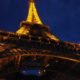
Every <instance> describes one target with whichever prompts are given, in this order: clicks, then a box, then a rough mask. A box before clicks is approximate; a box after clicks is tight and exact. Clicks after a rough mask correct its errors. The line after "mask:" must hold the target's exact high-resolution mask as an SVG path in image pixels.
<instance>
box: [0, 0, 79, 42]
mask: <svg viewBox="0 0 80 80" xmlns="http://www.w3.org/2000/svg"><path fill="white" fill-rule="evenodd" d="M36 7H37V10H38V13H39V16H40V18H41V20H42V21H43V23H44V24H46V25H48V26H50V29H51V31H52V33H53V34H55V35H56V36H58V37H59V38H60V39H61V40H63V41H70V42H75V43H80V37H79V36H80V1H79V0H47V1H46V0H36ZM27 11H28V0H7V1H5V0H0V29H3V30H6V31H16V30H17V29H18V28H19V24H20V22H21V21H22V20H25V19H26V16H27Z"/></svg>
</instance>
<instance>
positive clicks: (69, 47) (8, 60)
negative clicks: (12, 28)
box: [0, 0, 80, 80]
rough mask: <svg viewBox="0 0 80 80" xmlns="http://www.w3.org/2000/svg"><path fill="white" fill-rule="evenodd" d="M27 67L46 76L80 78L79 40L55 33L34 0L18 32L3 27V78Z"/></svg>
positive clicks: (59, 79) (0, 47)
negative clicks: (40, 16) (67, 40)
mask: <svg viewBox="0 0 80 80" xmlns="http://www.w3.org/2000/svg"><path fill="white" fill-rule="evenodd" d="M25 70H26V71H27V70H38V73H37V74H38V76H41V79H44V80H45V78H47V79H49V80H53V79H54V80H79V79H80V44H76V43H71V42H66V41H62V40H60V39H59V38H57V37H56V36H55V35H53V34H52V33H51V32H50V30H49V28H48V27H47V26H45V25H44V24H43V23H42V21H41V20H40V18H39V16H38V13H37V10H36V7H35V3H34V0H30V1H29V12H28V17H27V19H26V20H25V21H22V22H21V24H20V28H19V29H18V30H17V31H16V33H14V32H6V31H0V78H6V77H9V76H10V75H13V74H14V75H15V74H16V73H19V74H21V73H25ZM26 76H27V75H26ZM39 78H40V77H39ZM11 80H12V79H11ZM14 80H15V79H14ZM19 80H20V79H19ZM22 80H23V79H22Z"/></svg>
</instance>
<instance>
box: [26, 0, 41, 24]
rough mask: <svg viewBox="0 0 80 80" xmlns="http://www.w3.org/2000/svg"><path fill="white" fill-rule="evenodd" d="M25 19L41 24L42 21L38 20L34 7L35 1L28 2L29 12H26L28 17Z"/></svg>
mask: <svg viewBox="0 0 80 80" xmlns="http://www.w3.org/2000/svg"><path fill="white" fill-rule="evenodd" d="M26 21H27V22H30V23H37V24H42V21H41V20H40V18H39V16H38V13H37V10H36V7H35V3H34V1H33V0H31V1H30V3H29V13H28V17H27V19H26Z"/></svg>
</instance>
